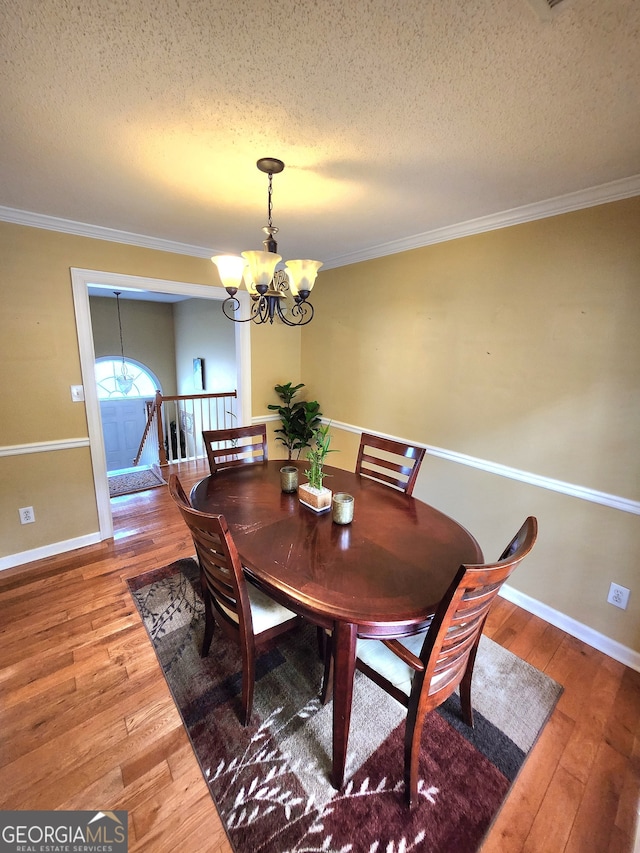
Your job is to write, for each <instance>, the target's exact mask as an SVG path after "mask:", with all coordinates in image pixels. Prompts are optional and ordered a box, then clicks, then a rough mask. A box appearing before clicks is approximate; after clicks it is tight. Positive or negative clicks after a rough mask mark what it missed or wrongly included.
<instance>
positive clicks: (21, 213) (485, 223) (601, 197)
mask: <svg viewBox="0 0 640 853" xmlns="http://www.w3.org/2000/svg"><path fill="white" fill-rule="evenodd" d="M636 195H640V175H632V176H631V177H628V178H621V179H620V180H617V181H611V182H610V183H607V184H600V185H599V186H596V187H590V188H589V189H586V190H579V191H578V192H573V193H568V194H567V195H562V196H556V197H555V198H550V199H546V200H545V201H540V202H536V203H535V204H527V205H523V206H522V207H514V208H511V209H510V210H503V211H501V212H500V213H492V214H490V215H489V216H481V217H479V218H477V219H469V220H467V221H466V222H459V223H457V224H456V225H447V226H445V227H444V228H436V229H434V230H433V231H424V232H423V233H421V234H414V235H412V236H410V237H403V238H401V239H400V240H391V241H390V242H388V243H380V244H378V245H377V246H370V247H368V248H366V249H361V250H359V251H356V252H349V253H347V254H345V255H337V256H335V257H333V258H330V259H328V260H326V261H325V262H324V264H323V268H324V269H325V270H328V269H334V268H336V267H343V266H347V264H356V263H360V262H361V261H371V260H375V259H376V258H382V257H385V256H386V255H395V254H398V253H399V252H408V251H410V250H411V249H420V248H422V247H423V246H430V245H433V244H434V243H445V242H447V241H449V240H457V239H458V238H459V237H469V236H471V235H473V234H481V233H483V232H484V231H495V230H497V229H499V228H508V227H509V226H511V225H520V224H522V223H524V222H532V221H534V220H536V219H545V218H547V217H549V216H558V215H559V214H562V213H570V212H571V211H574V210H581V209H582V208H585V207H595V206H596V205H598V204H607V203H608V202H612V201H620V200H621V199H625V198H631V197H632V196H636ZM0 221H4V222H12V223H13V224H15V225H28V226H30V227H31V228H44V229H46V230H48V231H59V232H61V233H64V234H75V235H76V236H79V237H91V238H93V239H96V240H109V241H111V242H113V243H125V244H127V245H130V246H140V247H141V248H145V249H155V250H157V251H161V252H172V253H174V254H178V255H190V256H192V257H196V258H210V257H211V256H212V255H214V254H216V253H217V250H216V249H211V248H208V247H206V246H192V245H189V244H188V243H178V242H174V241H172V240H163V239H161V238H159V237H148V236H146V235H144V234H133V233H131V232H129V231H118V230H117V229H115V228H103V227H101V226H99V225H89V224H87V223H85V222H74V221H73V220H71V219H61V218H59V217H57V216H47V215H45V214H42V213H31V212H30V211H28V210H18V209H16V208H13V207H4V206H2V205H0Z"/></svg>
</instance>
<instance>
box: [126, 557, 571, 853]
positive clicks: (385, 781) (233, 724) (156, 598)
mask: <svg viewBox="0 0 640 853" xmlns="http://www.w3.org/2000/svg"><path fill="white" fill-rule="evenodd" d="M198 576H199V572H198V566H197V564H196V562H195V561H194V560H193V559H186V560H180V561H178V562H176V563H173V564H171V565H170V566H167V567H165V568H163V569H157V570H155V571H153V572H148V573H146V574H144V575H140V576H138V577H136V578H132V579H131V580H129V586H130V589H131V593H132V595H133V598H134V600H135V602H136V605H137V607H138V609H139V612H140V614H141V616H142V619H143V621H144V624H145V626H146V628H147V630H148V632H149V636H150V637H151V640H152V642H153V645H154V648H155V650H156V653H157V655H158V659H159V660H160V663H161V665H162V668H163V670H164V673H165V677H166V679H167V682H168V684H169V687H170V689H171V691H172V693H173V697H174V700H175V702H176V705H177V707H178V708H179V710H180V713H181V715H182V719H183V721H184V725H185V727H186V729H187V731H188V733H189V735H190V738H191V742H192V744H193V748H194V751H195V754H196V756H197V758H198V760H199V762H200V766H201V768H202V771H203V773H204V776H205V778H206V779H207V781H208V784H209V787H210V790H211V794H212V796H213V799H214V801H215V803H216V806H217V808H218V812H219V813H220V816H221V818H222V820H223V821H224V823H225V826H226V829H227V833H228V835H229V838H230V840H231V842H232V844H233V846H234V848H235V850H236V851H237V853H294V851H298V852H299V853H302V851H305V853H309V851H324V853H331V851H334V853H338V851H339V853H376V851H377V853H405V851H420V853H473V851H476V850H477V849H478V847H479V846H480V844H481V842H482V840H483V838H484V836H485V834H486V832H487V830H488V828H489V826H490V825H491V822H492V820H493V819H494V817H495V816H496V814H497V812H498V810H499V809H500V806H501V805H502V803H503V801H504V799H505V797H506V796H507V793H508V791H509V788H510V787H511V784H512V783H513V781H514V779H515V777H516V775H517V774H518V771H519V770H520V768H521V767H522V764H523V763H524V761H525V758H526V756H527V754H528V752H529V751H530V750H531V748H532V746H533V744H534V743H535V741H536V738H537V737H538V735H539V733H540V731H541V729H542V728H543V727H544V725H545V723H546V721H547V720H548V718H549V715H550V714H551V712H552V710H553V708H554V707H555V704H556V702H557V700H558V698H559V696H560V693H561V692H562V687H561V686H560V685H558V684H557V683H556V682H554V681H552V680H551V679H550V678H548V677H547V676H545V675H543V674H542V673H541V672H539V671H538V670H537V669H535V668H534V667H532V666H530V665H529V664H527V663H526V662H524V661H522V660H520V659H519V658H518V657H516V656H515V655H513V654H511V653H510V652H508V651H506V650H505V649H503V648H502V647H501V646H499V645H498V644H496V643H494V642H492V641H491V640H489V639H488V638H486V637H483V638H482V641H481V645H480V649H479V651H478V656H477V659H476V665H475V671H474V679H473V706H474V717H475V728H474V729H473V730H470V729H468V728H467V726H466V725H465V724H464V723H463V722H462V721H461V719H460V716H459V700H458V697H457V695H454V696H452V697H451V698H450V699H449V700H448V701H447V702H446V703H445V705H444V706H442V707H441V708H440V709H439V710H438V711H437V712H434V713H432V714H431V715H430V716H429V717H428V718H427V721H426V723H425V726H424V729H423V736H422V759H421V766H420V777H421V782H420V796H419V803H418V805H417V806H416V807H415V808H414V809H413V810H412V811H409V810H408V809H407V808H406V806H405V804H404V799H403V781H402V775H403V734H404V717H405V709H404V708H403V707H402V706H401V705H399V704H398V703H397V702H395V701H394V700H393V699H391V697H389V696H388V695H387V694H386V693H384V691H382V690H380V689H379V688H378V687H377V686H376V685H375V684H373V682H371V681H370V680H369V679H367V678H365V677H364V676H363V675H362V674H361V673H359V672H356V678H355V682H354V698H353V711H352V718H351V728H350V734H349V757H348V764H347V772H346V775H345V779H346V780H347V781H346V783H345V786H344V787H343V789H342V790H341V791H335V790H334V789H333V788H332V787H331V785H330V784H329V782H328V775H329V769H330V762H331V729H332V716H331V715H332V705H331V703H329V704H327V705H326V706H324V707H323V706H322V705H321V704H320V702H319V700H318V693H319V690H320V685H321V681H322V664H321V663H320V661H319V660H318V650H317V641H316V630H315V628H314V627H313V626H310V625H303V626H301V627H300V628H299V629H296V630H295V631H293V632H291V633H290V634H289V635H288V636H285V638H281V639H280V641H279V642H278V644H277V645H274V646H273V648H272V649H271V650H269V651H266V652H264V653H263V654H262V655H261V656H260V657H259V659H258V661H257V666H256V669H257V673H256V687H255V698H254V707H253V716H252V720H251V723H250V725H249V726H247V727H246V728H243V727H242V726H241V725H240V723H239V721H238V709H239V698H238V697H239V694H240V690H241V662H240V651H239V647H237V646H236V645H235V644H234V643H232V642H230V641H227V640H226V639H225V638H224V637H223V636H222V634H221V632H220V631H219V630H218V631H216V632H215V633H214V640H213V643H212V645H211V650H210V652H209V656H208V657H207V658H205V659H202V658H200V654H199V650H200V647H201V644H202V635H203V630H204V613H203V604H202V600H201V597H200V592H199V580H198Z"/></svg>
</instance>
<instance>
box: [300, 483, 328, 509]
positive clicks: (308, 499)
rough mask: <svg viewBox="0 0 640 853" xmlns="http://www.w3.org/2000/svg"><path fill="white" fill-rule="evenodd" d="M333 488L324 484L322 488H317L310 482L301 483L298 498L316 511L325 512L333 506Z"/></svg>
mask: <svg viewBox="0 0 640 853" xmlns="http://www.w3.org/2000/svg"><path fill="white" fill-rule="evenodd" d="M331 496H332V491H331V489H327V487H326V486H323V487H322V488H321V489H316V488H314V487H313V486H310V485H309V483H300V485H299V486H298V498H299V499H300V502H301V503H303V504H305V506H308V507H310V508H311V509H313V510H315V511H316V512H324V510H326V509H330V507H331Z"/></svg>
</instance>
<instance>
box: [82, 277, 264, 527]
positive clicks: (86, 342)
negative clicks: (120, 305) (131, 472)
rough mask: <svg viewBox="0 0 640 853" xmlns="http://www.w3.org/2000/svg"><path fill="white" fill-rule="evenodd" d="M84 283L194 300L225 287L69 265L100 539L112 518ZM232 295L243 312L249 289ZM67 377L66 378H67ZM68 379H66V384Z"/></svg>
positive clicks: (241, 365)
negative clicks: (77, 267) (171, 294)
mask: <svg viewBox="0 0 640 853" xmlns="http://www.w3.org/2000/svg"><path fill="white" fill-rule="evenodd" d="M90 284H103V285H108V286H109V287H114V288H118V289H122V290H124V289H125V288H128V289H134V290H144V291H148V292H152V293H153V292H156V293H176V294H180V295H182V296H189V297H192V298H194V299H216V300H218V301H222V300H223V299H226V297H227V292H226V291H225V289H224V288H223V287H215V286H208V285H204V284H191V283H188V282H181V281H165V280H163V279H155V278H154V279H150V278H141V277H139V276H131V275H122V274H120V273H109V272H105V271H100V270H86V269H76V268H73V267H72V268H71V288H72V293H73V305H74V311H75V317H76V330H77V334H78V348H79V353H80V371H81V374H82V384H83V385H84V398H85V410H86V414H87V428H88V432H89V446H90V451H91V464H92V467H93V481H94V488H95V495H96V505H97V510H98V524H99V534H100V539H109V538H111V537H112V536H113V518H112V516H111V504H110V502H109V500H110V497H109V483H108V479H107V462H106V453H105V445H104V435H103V431H102V422H101V417H100V405H99V402H98V394H97V389H96V382H95V373H94V364H95V350H94V347H93V333H92V328H91V312H90V310H89V292H88V290H87V288H88V286H89V285H90ZM238 299H240V301H241V303H242V307H243V308H244V312H245V313H248V311H249V306H248V302H249V294H248V293H246V292H244V291H240V292H238ZM247 326H248V324H247V323H236V324H235V333H236V338H235V341H236V369H237V391H238V415H239V418H241V423H243V424H249V423H251V336H250V330H249V329H248V328H247ZM72 381H73V378H72V379H71V382H72ZM71 382H70V384H71Z"/></svg>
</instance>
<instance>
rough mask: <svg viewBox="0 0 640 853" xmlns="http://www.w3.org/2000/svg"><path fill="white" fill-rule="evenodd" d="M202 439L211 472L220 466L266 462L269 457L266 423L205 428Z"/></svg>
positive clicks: (228, 466)
mask: <svg viewBox="0 0 640 853" xmlns="http://www.w3.org/2000/svg"><path fill="white" fill-rule="evenodd" d="M202 439H203V441H204V446H205V450H206V451H207V458H208V459H209V468H210V469H211V473H212V474H215V473H216V472H217V471H220V470H221V469H222V468H233V467H234V466H236V465H247V464H251V463H254V462H266V461H267V459H268V458H269V457H268V452H267V425H266V424H254V425H252V426H245V427H232V428H230V429H205V430H203V432H202Z"/></svg>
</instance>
